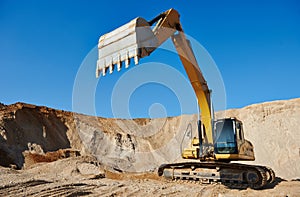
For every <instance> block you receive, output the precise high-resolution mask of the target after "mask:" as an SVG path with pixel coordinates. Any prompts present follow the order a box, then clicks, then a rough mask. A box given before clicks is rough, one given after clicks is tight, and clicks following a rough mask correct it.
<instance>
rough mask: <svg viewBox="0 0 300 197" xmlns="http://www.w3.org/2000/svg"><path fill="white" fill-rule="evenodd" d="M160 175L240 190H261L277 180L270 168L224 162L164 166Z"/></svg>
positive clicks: (159, 171)
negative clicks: (219, 184)
mask: <svg viewBox="0 0 300 197" xmlns="http://www.w3.org/2000/svg"><path fill="white" fill-rule="evenodd" d="M158 175H159V176H164V177H165V178H167V179H171V180H186V181H189V182H191V181H193V182H198V183H218V182H219V183H222V184H224V185H226V186H228V187H230V188H238V189H245V188H247V187H250V188H252V189H261V188H263V187H265V186H266V185H268V184H270V183H272V182H273V181H274V180H275V173H274V171H273V170H272V169H270V168H268V167H265V166H256V165H245V164H237V163H222V162H203V163H200V162H199V163H196V162H187V163H175V164H163V165H161V166H160V167H159V169H158Z"/></svg>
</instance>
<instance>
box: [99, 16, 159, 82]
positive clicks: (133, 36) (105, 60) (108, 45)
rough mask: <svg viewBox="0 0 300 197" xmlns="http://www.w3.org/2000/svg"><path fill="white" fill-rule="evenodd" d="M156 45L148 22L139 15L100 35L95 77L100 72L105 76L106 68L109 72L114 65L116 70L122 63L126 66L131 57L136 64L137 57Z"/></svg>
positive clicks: (140, 56)
mask: <svg viewBox="0 0 300 197" xmlns="http://www.w3.org/2000/svg"><path fill="white" fill-rule="evenodd" d="M156 46H157V39H156V38H155V36H154V34H153V32H152V30H151V27H150V25H149V23H148V22H147V21H146V20H145V19H143V18H141V17H138V18H135V19H134V20H132V21H130V22H129V23H127V24H125V25H123V26H121V27H119V28H117V29H115V30H113V31H112V32H109V33H107V34H104V35H102V36H101V37H100V39H99V43H98V61H97V68H96V77H99V76H100V74H101V73H102V75H103V76H105V74H106V72H107V71H108V70H109V73H110V74H111V73H112V72H113V71H114V67H115V66H117V70H118V71H120V70H121V67H122V65H123V64H125V68H128V66H129V64H130V59H131V58H133V59H134V62H135V64H138V62H139V58H142V57H144V56H148V55H149V50H151V48H155V47H156Z"/></svg>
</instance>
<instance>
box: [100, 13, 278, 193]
mask: <svg viewBox="0 0 300 197" xmlns="http://www.w3.org/2000/svg"><path fill="white" fill-rule="evenodd" d="M179 18H180V15H179V13H178V12H177V11H176V10H175V9H169V10H167V11H165V12H162V13H161V14H159V15H158V16H156V17H155V18H153V19H152V20H150V21H147V20H145V19H144V18H141V17H137V18H135V19H133V20H132V21H130V22H129V23H127V24H125V25H123V26H121V27H119V28H117V29H115V30H113V31H112V32H109V33H107V34H104V35H102V36H101V37H100V39H99V43H98V60H97V66H96V77H99V76H100V75H102V76H105V75H106V74H107V72H109V73H110V74H111V73H113V71H114V70H118V71H120V69H121V68H122V67H123V66H125V68H128V66H129V64H130V60H131V59H133V60H134V63H135V64H138V63H139V60H140V59H141V58H143V57H146V56H149V55H151V53H153V52H154V51H155V50H156V49H157V48H158V47H159V46H160V45H161V44H163V43H164V42H165V41H166V40H167V39H169V38H170V39H171V40H172V42H173V44H174V46H175V48H176V51H177V53H178V55H179V58H180V60H181V62H182V65H183V67H184V69H185V71H186V74H187V76H188V78H189V81H190V84H191V86H192V87H193V90H194V92H195V95H196V97H197V101H198V105H199V109H200V111H201V114H200V118H199V120H198V122H197V125H198V129H197V133H198V137H194V138H193V139H192V140H191V146H190V147H189V148H186V149H184V150H183V151H182V158H183V159H186V160H185V161H186V162H180V163H170V164H162V165H161V166H160V167H159V168H158V175H159V176H164V177H165V178H166V179H170V180H180V181H193V182H198V183H215V182H220V183H222V184H225V185H227V186H230V187H232V188H247V187H250V188H253V189H260V188H263V187H265V186H267V185H269V184H271V183H273V182H274V180H275V173H274V171H273V170H272V169H271V168H269V167H266V166H258V165H248V164H241V163H232V162H231V161H253V160H255V157H254V150H253V149H254V148H253V145H252V144H251V142H249V141H247V140H246V139H245V138H244V131H243V123H242V122H241V121H240V120H238V119H237V118H235V117H231V118H223V119H215V118H214V111H213V107H212V106H213V105H212V99H211V90H210V89H209V88H208V84H207V82H206V80H205V78H204V75H203V74H202V71H201V70H200V68H199V65H198V63H197V60H196V57H195V55H194V52H193V50H192V46H191V43H190V41H189V40H188V39H187V38H186V36H185V33H184V31H183V29H182V26H181V23H180V20H179ZM115 67H117V68H116V69H115Z"/></svg>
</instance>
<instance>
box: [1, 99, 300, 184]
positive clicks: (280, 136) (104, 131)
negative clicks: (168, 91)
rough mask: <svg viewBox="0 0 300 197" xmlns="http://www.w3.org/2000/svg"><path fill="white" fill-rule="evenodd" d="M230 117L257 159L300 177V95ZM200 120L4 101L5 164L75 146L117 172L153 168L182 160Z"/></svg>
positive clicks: (229, 113)
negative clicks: (117, 115) (126, 116)
mask: <svg viewBox="0 0 300 197" xmlns="http://www.w3.org/2000/svg"><path fill="white" fill-rule="evenodd" d="M226 116H236V117H237V118H239V119H241V120H242V121H243V123H244V127H245V136H246V138H247V139H248V140H250V141H251V142H252V143H253V144H254V147H255V155H256V161H255V162H254V163H257V164H262V165H268V166H270V167H271V168H273V169H274V170H275V172H276V174H277V175H278V176H280V177H281V178H284V179H296V178H299V177H300V168H299V165H297V164H298V163H299V162H300V155H299V148H300V146H299V141H300V136H299V131H298V128H299V126H300V119H299V117H300V99H293V100H288V101H276V102H270V103H263V104H256V105H251V106H248V107H245V108H242V109H235V110H228V111H226ZM196 120H197V116H195V115H182V116H179V117H169V118H161V119H135V120H120V119H106V118H98V117H92V116H85V115H81V114H75V113H71V112H64V111H61V110H54V109H50V108H47V107H38V106H33V105H28V104H24V103H17V104H13V105H8V106H6V105H0V165H2V166H9V165H10V164H13V165H16V166H17V167H18V168H22V167H24V163H26V159H24V152H26V151H31V152H32V151H36V152H37V154H38V155H43V154H45V155H46V154H47V153H48V152H51V151H57V150H59V149H73V150H78V151H80V154H81V155H94V156H95V157H96V158H97V159H98V160H99V161H101V163H102V164H103V165H104V166H107V167H109V168H111V169H115V170H117V171H127V172H145V171H148V172H152V171H154V170H155V169H156V168H157V167H158V166H159V165H160V164H162V163H168V162H174V161H179V160H181V159H180V153H181V150H182V148H184V147H186V146H188V145H189V140H190V138H191V137H193V136H194V135H196ZM25 155H26V154H25ZM25 158H26V157H25Z"/></svg>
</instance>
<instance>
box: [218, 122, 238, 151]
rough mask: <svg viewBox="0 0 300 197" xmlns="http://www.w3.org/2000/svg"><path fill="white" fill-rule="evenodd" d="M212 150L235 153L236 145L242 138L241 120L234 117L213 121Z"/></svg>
mask: <svg viewBox="0 0 300 197" xmlns="http://www.w3.org/2000/svg"><path fill="white" fill-rule="evenodd" d="M214 127H215V132H214V141H215V144H214V151H215V153H216V154H236V153H238V145H239V144H240V143H241V141H242V140H244V133H243V130H242V123H241V121H239V120H237V119H236V118H226V119H220V120H217V121H216V122H215V125H214Z"/></svg>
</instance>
